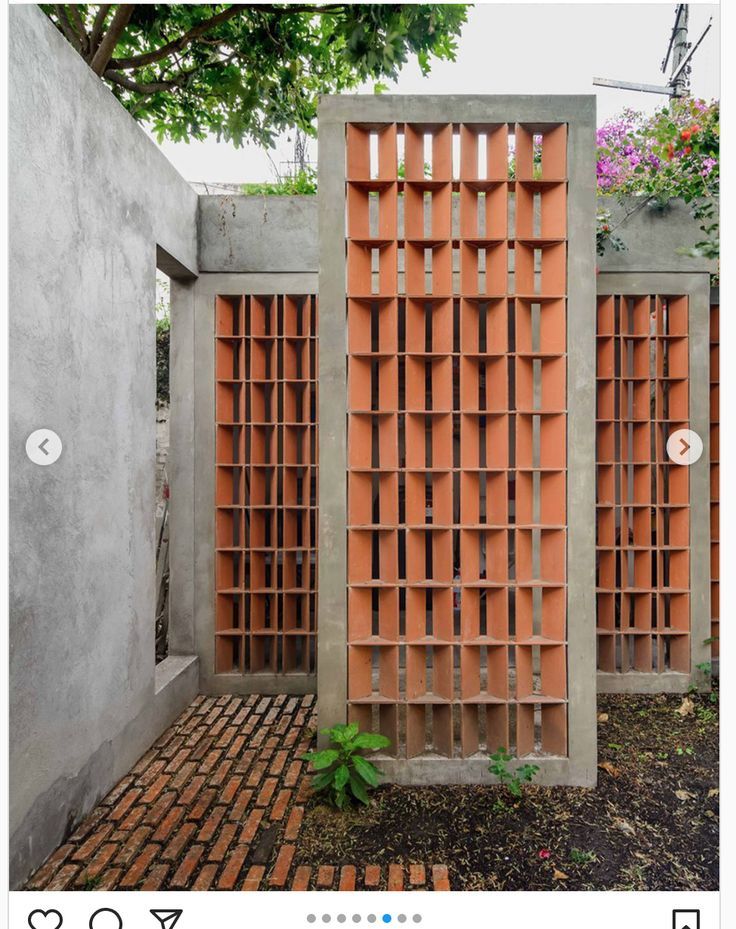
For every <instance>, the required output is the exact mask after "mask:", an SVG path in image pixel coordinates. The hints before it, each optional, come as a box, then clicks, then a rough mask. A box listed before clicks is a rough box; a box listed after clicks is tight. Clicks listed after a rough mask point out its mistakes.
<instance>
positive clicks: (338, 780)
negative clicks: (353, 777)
mask: <svg viewBox="0 0 736 929" xmlns="http://www.w3.org/2000/svg"><path fill="white" fill-rule="evenodd" d="M334 780H335V788H336V789H337V790H343V789H344V787H345V785H346V784H347V782H348V781H349V780H350V768H348V766H347V765H346V764H341V765H340V766H339V767H338V768H336V769H335V776H334Z"/></svg>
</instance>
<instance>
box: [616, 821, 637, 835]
mask: <svg viewBox="0 0 736 929" xmlns="http://www.w3.org/2000/svg"><path fill="white" fill-rule="evenodd" d="M613 825H614V826H615V827H616V828H617V829H620V830H621V832H623V833H624V834H625V835H636V830H635V829H634V827H633V826H632V825H631V823H627V822H626V820H625V819H614V821H613Z"/></svg>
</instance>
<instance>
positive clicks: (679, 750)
mask: <svg viewBox="0 0 736 929" xmlns="http://www.w3.org/2000/svg"><path fill="white" fill-rule="evenodd" d="M675 754H676V755H694V754H695V752H694V751H693V749H692V748H691V747H690V746H689V745H677V746H676V747H675Z"/></svg>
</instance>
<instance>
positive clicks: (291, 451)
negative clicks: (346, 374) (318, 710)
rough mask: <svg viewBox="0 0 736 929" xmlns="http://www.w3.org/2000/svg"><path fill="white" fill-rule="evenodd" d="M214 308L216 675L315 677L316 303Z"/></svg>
mask: <svg viewBox="0 0 736 929" xmlns="http://www.w3.org/2000/svg"><path fill="white" fill-rule="evenodd" d="M215 311H216V329H215V376H216V395H215V417H216V437H215V443H216V471H217V475H216V485H215V494H216V517H215V533H216V554H215V591H216V593H215V597H216V604H215V638H216V643H215V671H216V673H223V672H229V673H233V672H241V673H256V674H258V673H263V672H270V673H271V674H293V673H310V672H314V670H315V656H316V640H315V636H316V632H317V594H316V578H317V545H316V531H317V303H316V297H314V296H294V295H282V294H269V295H266V296H251V295H247V296H238V297H217V299H216V308H215Z"/></svg>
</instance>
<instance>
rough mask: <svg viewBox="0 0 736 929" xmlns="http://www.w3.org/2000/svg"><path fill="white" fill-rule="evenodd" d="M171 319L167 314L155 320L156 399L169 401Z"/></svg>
mask: <svg viewBox="0 0 736 929" xmlns="http://www.w3.org/2000/svg"><path fill="white" fill-rule="evenodd" d="M170 344H171V321H170V319H169V317H168V316H164V317H162V318H160V319H157V320H156V400H157V401H158V402H159V403H168V402H169V347H170Z"/></svg>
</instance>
